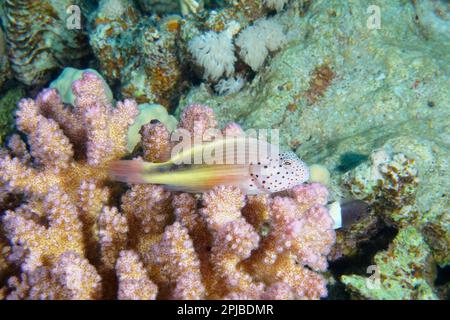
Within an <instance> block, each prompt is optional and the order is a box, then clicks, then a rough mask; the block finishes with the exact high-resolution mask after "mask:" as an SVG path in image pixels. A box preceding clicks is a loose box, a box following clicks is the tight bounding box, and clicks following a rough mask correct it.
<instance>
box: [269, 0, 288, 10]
mask: <svg viewBox="0 0 450 320" xmlns="http://www.w3.org/2000/svg"><path fill="white" fill-rule="evenodd" d="M288 2H289V0H264V4H265V5H266V7H268V8H270V9H275V10H277V11H281V10H282V9H283V8H284V5H285V4H286V3H288Z"/></svg>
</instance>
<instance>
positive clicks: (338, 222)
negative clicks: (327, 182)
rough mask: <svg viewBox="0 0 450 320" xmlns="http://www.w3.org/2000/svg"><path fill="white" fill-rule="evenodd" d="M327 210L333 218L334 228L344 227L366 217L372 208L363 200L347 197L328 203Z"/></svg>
mask: <svg viewBox="0 0 450 320" xmlns="http://www.w3.org/2000/svg"><path fill="white" fill-rule="evenodd" d="M328 210H329V213H330V215H331V217H332V218H333V220H334V229H340V228H343V229H346V228H349V227H351V226H352V225H354V224H356V223H358V222H360V221H361V220H363V219H364V218H365V217H367V216H368V215H369V213H370V211H371V210H372V209H371V207H370V205H369V204H368V203H367V202H365V201H363V200H358V199H349V200H344V201H335V202H333V203H331V204H329V205H328Z"/></svg>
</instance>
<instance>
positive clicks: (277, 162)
mask: <svg viewBox="0 0 450 320" xmlns="http://www.w3.org/2000/svg"><path fill="white" fill-rule="evenodd" d="M250 178H251V183H252V185H255V186H256V187H257V188H258V189H259V190H260V191H262V192H265V193H273V192H279V191H283V190H287V189H291V188H292V187H294V186H296V185H299V184H302V183H303V182H305V181H307V180H308V179H309V169H308V166H307V165H306V164H305V163H304V162H303V161H301V160H300V159H299V158H298V157H297V155H296V154H295V153H294V152H292V151H287V152H283V153H280V154H278V155H277V156H276V157H267V159H264V160H262V161H260V162H258V163H255V164H250Z"/></svg>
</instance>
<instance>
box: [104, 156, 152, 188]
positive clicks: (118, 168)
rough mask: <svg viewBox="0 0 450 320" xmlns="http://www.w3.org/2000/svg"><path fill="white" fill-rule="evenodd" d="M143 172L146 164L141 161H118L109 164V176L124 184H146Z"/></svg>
mask: <svg viewBox="0 0 450 320" xmlns="http://www.w3.org/2000/svg"><path fill="white" fill-rule="evenodd" d="M145 170H146V163H145V162H144V161H142V160H119V161H113V162H112V163H111V164H110V166H109V176H110V177H111V179H113V180H117V181H122V182H126V183H146V181H145V178H144V177H145V176H144V175H145Z"/></svg>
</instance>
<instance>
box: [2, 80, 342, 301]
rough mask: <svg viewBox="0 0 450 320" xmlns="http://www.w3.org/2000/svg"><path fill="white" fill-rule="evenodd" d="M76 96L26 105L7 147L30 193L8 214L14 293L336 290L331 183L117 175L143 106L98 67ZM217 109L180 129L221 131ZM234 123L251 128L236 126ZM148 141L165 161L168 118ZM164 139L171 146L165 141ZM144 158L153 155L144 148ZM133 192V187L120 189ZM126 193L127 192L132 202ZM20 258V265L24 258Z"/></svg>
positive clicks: (145, 295) (189, 111) (315, 293)
mask: <svg viewBox="0 0 450 320" xmlns="http://www.w3.org/2000/svg"><path fill="white" fill-rule="evenodd" d="M72 89H73V93H74V95H75V105H74V106H67V105H64V104H63V103H61V100H60V98H59V96H58V92H57V90H55V89H45V90H44V91H42V92H41V93H40V94H39V95H38V97H37V98H36V100H31V99H26V100H22V101H21V102H20V103H19V111H18V116H17V124H18V128H19V130H21V131H22V132H24V133H25V134H26V135H27V136H28V140H27V143H28V146H29V148H30V152H29V153H28V152H27V151H26V150H27V148H26V145H25V143H24V142H23V141H22V140H20V139H19V137H18V136H17V135H16V136H13V138H12V139H13V141H14V143H9V150H6V149H3V150H2V151H1V153H0V154H1V158H0V172H1V175H0V181H1V184H2V192H3V193H4V194H7V195H9V194H22V196H23V199H24V201H23V202H22V204H20V205H19V206H15V207H13V208H9V210H6V211H5V213H4V214H3V215H2V220H1V221H2V227H3V231H4V236H5V240H7V241H3V235H2V238H0V241H1V242H0V243H1V248H2V252H4V253H5V256H6V260H5V261H2V263H1V264H0V267H1V268H2V270H0V271H1V272H0V274H1V275H2V279H7V278H8V280H7V281H6V283H3V285H4V286H3V288H2V289H1V291H0V293H1V296H2V297H4V298H7V299H111V298H119V299H155V298H158V299H238V298H239V299H259V298H264V299H318V298H321V297H324V296H326V295H327V290H326V279H325V277H324V276H323V275H322V274H321V272H323V271H325V270H326V269H327V261H326V256H327V254H328V253H329V252H330V249H331V246H332V244H333V243H334V240H335V233H334V231H333V229H332V226H333V221H332V219H331V217H330V216H329V215H328V211H327V209H326V207H325V206H324V205H325V204H326V202H327V196H328V191H327V189H326V188H325V187H324V186H322V185H320V184H317V183H312V184H306V185H300V186H297V187H295V188H293V189H291V190H289V191H287V192H285V193H283V194H278V195H277V194H276V195H274V196H270V195H256V196H245V195H244V194H243V193H242V192H241V191H240V190H239V189H238V188H237V187H233V186H217V187H216V188H214V189H212V190H210V191H208V192H205V193H204V194H202V195H193V194H188V193H180V192H171V191H168V190H166V189H164V187H162V186H158V185H150V184H147V185H131V186H129V187H128V188H127V189H126V190H124V187H125V186H124V185H123V184H121V183H114V182H112V181H109V180H108V176H107V168H108V164H109V162H110V161H111V160H115V159H120V158H122V157H123V156H125V155H126V154H127V153H126V136H127V129H128V127H129V126H130V125H131V124H132V123H133V121H134V119H135V117H136V116H137V114H138V109H137V106H136V103H135V102H134V101H131V100H125V101H124V102H118V103H117V104H116V105H115V106H113V105H111V104H109V103H108V100H107V99H106V96H105V92H104V87H103V86H102V82H101V80H100V79H99V78H98V77H97V76H96V75H95V74H94V73H91V72H84V73H83V75H82V78H81V79H79V80H76V81H75V82H74V83H73V85H72ZM216 125H217V121H216V120H215V118H214V113H213V112H212V110H211V109H209V108H208V107H206V106H202V105H193V106H190V107H187V108H186V109H185V111H184V112H183V114H182V116H181V121H180V123H179V125H178V127H179V128H183V129H186V130H189V131H190V132H191V133H193V134H203V132H205V130H206V129H208V128H215V127H216ZM224 130H234V131H242V129H240V127H239V126H238V125H236V124H229V125H227V126H226V127H225V129H224ZM141 135H142V136H143V139H142V141H141V149H142V150H140V151H138V152H141V154H142V155H143V156H144V158H145V159H147V160H150V161H156V162H157V161H163V159H162V155H163V154H166V149H167V148H168V146H170V145H171V142H170V141H169V138H170V136H169V135H168V131H167V129H165V127H164V125H163V124H162V123H160V122H150V123H147V124H145V125H144V126H143V128H142V129H141ZM158 148H159V149H158ZM138 156H139V155H138ZM120 194H122V196H120ZM119 199H120V201H119ZM15 267H20V268H15Z"/></svg>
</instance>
